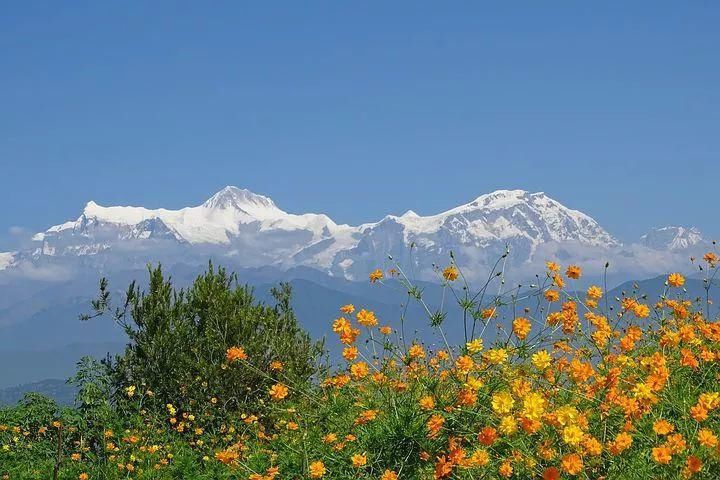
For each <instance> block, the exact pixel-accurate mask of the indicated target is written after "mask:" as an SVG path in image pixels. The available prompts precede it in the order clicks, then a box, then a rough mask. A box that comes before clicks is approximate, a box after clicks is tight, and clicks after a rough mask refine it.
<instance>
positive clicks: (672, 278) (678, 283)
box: [667, 273, 685, 287]
mask: <svg viewBox="0 0 720 480" xmlns="http://www.w3.org/2000/svg"><path fill="white" fill-rule="evenodd" d="M667 282H668V285H670V286H671V287H682V286H683V285H685V277H683V276H682V275H680V274H679V273H671V274H670V275H668V278H667Z"/></svg>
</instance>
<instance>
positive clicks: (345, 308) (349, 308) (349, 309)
mask: <svg viewBox="0 0 720 480" xmlns="http://www.w3.org/2000/svg"><path fill="white" fill-rule="evenodd" d="M340 311H341V312H343V313H346V314H348V315H350V314H351V313H353V312H354V311H355V305H353V304H352V303H348V304H347V305H343V306H342V307H340Z"/></svg>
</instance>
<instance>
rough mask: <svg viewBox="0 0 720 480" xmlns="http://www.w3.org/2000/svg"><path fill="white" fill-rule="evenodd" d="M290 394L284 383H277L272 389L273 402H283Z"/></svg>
mask: <svg viewBox="0 0 720 480" xmlns="http://www.w3.org/2000/svg"><path fill="white" fill-rule="evenodd" d="M288 392H289V390H288V388H287V387H286V386H285V385H283V384H282V383H276V384H275V385H273V386H272V387H270V397H272V399H273V400H277V401H279V400H282V399H283V398H285V397H287V396H288Z"/></svg>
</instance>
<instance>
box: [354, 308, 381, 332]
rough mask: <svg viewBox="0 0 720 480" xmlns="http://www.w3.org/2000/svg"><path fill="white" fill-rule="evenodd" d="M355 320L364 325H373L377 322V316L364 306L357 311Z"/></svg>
mask: <svg viewBox="0 0 720 480" xmlns="http://www.w3.org/2000/svg"><path fill="white" fill-rule="evenodd" d="M357 321H358V323H359V324H360V325H362V326H364V327H374V326H376V325H377V324H378V321H377V318H375V313H374V312H371V311H369V310H365V309H364V308H363V309H362V310H360V311H359V312H358V314H357Z"/></svg>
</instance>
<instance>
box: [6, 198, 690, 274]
mask: <svg viewBox="0 0 720 480" xmlns="http://www.w3.org/2000/svg"><path fill="white" fill-rule="evenodd" d="M667 228H674V227H667ZM673 233H674V235H675V236H676V237H678V238H677V239H676V240H670V241H669V243H668V239H667V238H666V237H667V236H668V235H671V234H673ZM699 235H700V234H699V232H697V230H696V229H689V230H688V229H686V230H682V231H680V230H677V231H672V232H670V231H667V232H666V231H664V230H662V229H656V231H654V233H653V232H651V233H649V234H648V235H646V236H644V237H643V240H642V241H643V242H645V244H646V245H647V246H648V247H649V248H668V249H675V250H676V249H682V248H686V247H689V246H692V245H695V244H697V243H698V242H699V240H698V238H701V237H699ZM673 238H674V237H673ZM665 244H666V245H665ZM548 245H554V246H555V247H554V250H553V251H555V250H558V248H559V249H560V250H561V251H560V253H561V254H563V252H565V250H568V249H573V248H574V249H575V250H577V249H578V248H583V249H588V248H589V249H599V250H608V249H613V248H619V247H622V244H621V243H620V242H619V241H618V240H617V239H616V238H614V237H613V236H612V235H611V234H610V233H608V232H607V231H606V230H605V229H603V228H602V227H601V226H600V225H599V224H598V222H596V221H595V220H594V219H593V218H592V217H590V216H588V215H586V214H585V213H583V212H580V211H578V210H572V209H570V208H567V207H565V206H564V205H562V204H561V203H560V202H557V201H556V200H554V199H552V198H550V197H549V196H547V195H546V194H545V193H543V192H536V193H530V192H527V191H524V190H497V191H495V192H491V193H488V194H485V195H481V196H479V197H477V198H476V199H475V200H473V201H471V202H469V203H466V204H463V205H460V206H458V207H455V208H452V209H449V210H447V211H444V212H441V213H438V214H435V215H427V216H421V215H418V214H417V213H415V212H414V211H412V210H409V211H407V212H405V213H404V214H402V215H400V216H396V215H388V216H386V217H384V218H383V219H381V220H379V221H378V222H374V223H365V224H361V225H358V226H351V225H344V224H337V223H335V222H334V221H333V220H332V219H331V218H330V217H328V216H327V215H324V214H315V213H304V214H294V213H288V212H286V211H284V210H282V209H280V208H279V207H278V206H277V205H276V204H275V202H273V200H272V199H271V198H269V197H266V196H264V195H259V194H256V193H253V192H251V191H249V190H246V189H241V188H237V187H233V186H228V187H225V188H223V189H222V190H220V191H219V192H217V193H216V194H214V195H213V196H212V197H210V198H209V199H208V200H207V201H205V202H204V203H202V204H201V205H198V206H194V207H185V208H182V209H179V210H168V209H162V208H161V209H147V208H144V207H127V206H110V207H104V206H100V205H98V204H97V203H95V202H93V201H91V202H88V203H87V205H86V206H85V208H84V209H83V212H82V214H81V215H80V217H78V219H77V220H75V221H69V222H65V223H62V224H59V225H55V226H53V227H50V228H48V229H47V230H45V231H44V232H40V233H38V234H36V235H35V236H34V237H33V247H32V248H30V249H27V250H26V251H21V252H15V253H12V254H2V255H0V270H2V269H10V268H12V267H13V266H17V265H19V264H20V263H23V262H30V263H34V264H38V263H42V262H53V261H72V259H77V260H82V262H83V264H85V265H98V266H99V265H102V266H108V265H110V264H112V263H113V262H115V263H118V264H120V263H122V262H127V261H133V262H136V263H141V262H147V261H157V259H158V256H160V257H162V258H163V261H165V262H168V261H170V262H173V261H189V259H191V260H192V259H194V260H195V261H199V259H200V258H207V257H208V256H210V257H212V258H216V257H220V258H222V259H223V260H224V261H228V262H230V263H232V264H235V265H239V266H243V267H263V266H275V267H279V268H283V269H288V268H293V267H296V266H308V267H312V268H315V269H319V270H322V271H324V272H326V273H328V274H330V275H333V276H340V277H344V278H347V279H357V278H361V277H363V276H365V275H366V274H367V272H369V271H370V270H372V269H374V268H376V267H377V266H378V265H382V264H383V263H385V262H386V261H387V258H388V255H391V256H392V257H393V258H394V259H395V260H396V261H399V262H411V263H412V264H414V265H417V266H420V267H423V266H425V268H428V267H429V266H430V265H432V264H433V263H436V262H441V261H447V255H448V254H449V252H450V251H451V250H452V251H454V252H455V253H456V255H460V256H461V257H462V258H464V259H466V260H467V261H468V262H474V263H476V264H478V265H485V264H489V263H490V262H491V261H493V260H492V259H495V258H497V256H498V255H501V254H502V253H503V252H504V251H505V248H506V247H507V246H509V247H510V249H511V251H512V252H513V255H514V257H513V259H514V262H516V263H522V262H527V261H529V260H531V259H533V257H534V256H535V254H536V252H537V251H538V249H540V248H543V249H547V246H548ZM662 245H665V246H662ZM543 253H544V254H545V253H546V251H545V250H544V251H543ZM565 254H566V255H567V253H565Z"/></svg>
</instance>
